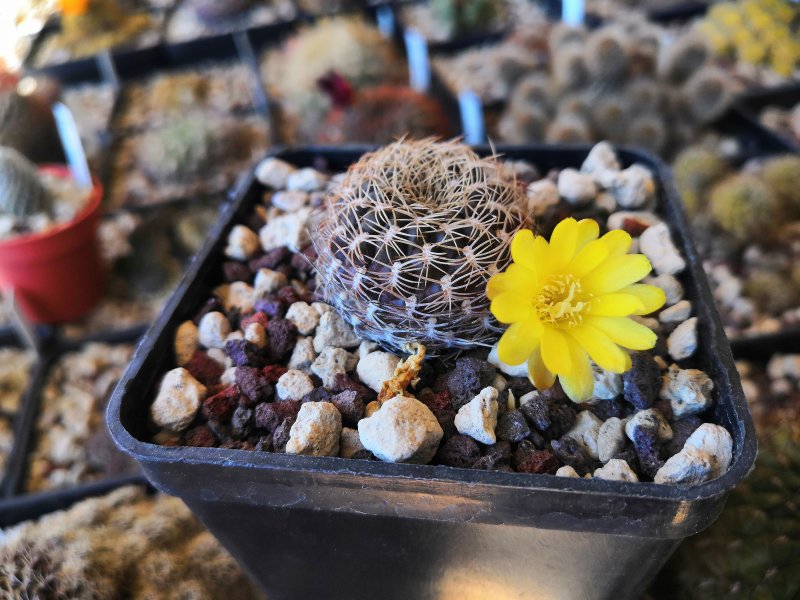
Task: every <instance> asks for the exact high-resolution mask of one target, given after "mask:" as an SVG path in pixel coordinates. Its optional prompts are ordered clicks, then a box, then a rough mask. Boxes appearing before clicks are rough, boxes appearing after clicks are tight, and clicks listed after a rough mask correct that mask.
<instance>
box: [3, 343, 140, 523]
mask: <svg viewBox="0 0 800 600" xmlns="http://www.w3.org/2000/svg"><path fill="white" fill-rule="evenodd" d="M144 329H145V328H144V327H138V328H135V329H130V330H126V331H121V332H114V333H100V334H95V335H92V336H89V337H86V338H83V339H81V340H76V341H65V340H59V339H58V338H54V339H53V340H50V341H49V342H47V343H46V344H44V347H45V349H44V350H43V352H42V354H41V356H40V360H39V361H38V362H37V364H36V365H35V366H34V368H33V370H32V373H31V380H30V382H29V384H28V390H27V391H26V392H25V397H24V399H23V402H24V403H23V404H22V405H21V410H20V412H19V414H18V416H17V421H16V423H15V435H14V447H13V450H12V453H11V455H10V457H9V459H8V462H7V465H6V471H5V477H4V480H3V484H2V494H0V527H5V526H8V525H11V524H14V523H17V522H19V521H23V520H26V519H29V518H34V517H36V516H38V515H39V514H41V513H42V512H51V511H53V510H58V509H60V508H64V507H66V506H68V505H69V504H72V503H73V502H75V501H76V500H77V499H81V498H83V497H86V496H94V495H99V494H102V493H105V492H106V491H110V490H112V489H114V488H116V487H119V486H121V485H126V484H127V483H141V482H144V478H143V476H142V475H141V474H127V475H123V476H119V477H107V478H102V479H96V480H94V481H91V482H88V483H82V484H78V485H76V486H71V487H65V488H61V489H56V490H48V491H45V492H38V493H33V494H26V493H25V483H26V480H27V477H28V468H29V460H30V455H31V452H32V451H33V448H34V447H35V444H36V442H37V440H36V421H37V418H38V417H39V411H40V409H41V404H42V392H43V390H44V387H45V385H46V382H47V375H48V373H49V372H50V369H51V368H52V367H53V366H54V365H55V364H56V362H57V361H58V360H59V359H60V358H61V357H62V356H63V355H64V354H66V353H68V352H73V351H75V350H78V349H80V348H81V347H82V346H84V345H86V344H87V343H90V342H106V343H109V344H121V343H135V342H137V341H138V340H139V339H140V338H141V335H142V333H143V332H144ZM2 345H5V344H2Z"/></svg>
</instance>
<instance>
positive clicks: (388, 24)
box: [375, 4, 394, 38]
mask: <svg viewBox="0 0 800 600" xmlns="http://www.w3.org/2000/svg"><path fill="white" fill-rule="evenodd" d="M375 20H376V21H377V24H378V29H379V30H380V32H381V33H382V34H383V37H387V38H390V37H392V35H394V10H392V7H391V6H388V5H386V4H384V5H383V6H379V7H378V8H377V9H376V11H375Z"/></svg>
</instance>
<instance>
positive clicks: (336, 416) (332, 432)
mask: <svg viewBox="0 0 800 600" xmlns="http://www.w3.org/2000/svg"><path fill="white" fill-rule="evenodd" d="M341 434H342V415H341V414H340V413H339V411H338V410H336V407H335V406H334V405H333V404H331V403H330V402H306V403H305V404H303V405H302V406H301V407H300V412H299V413H297V419H296V420H295V422H294V423H293V424H292V428H291V429H290V430H289V441H288V442H287V443H286V454H303V455H306V456H338V455H339V438H340V436H341Z"/></svg>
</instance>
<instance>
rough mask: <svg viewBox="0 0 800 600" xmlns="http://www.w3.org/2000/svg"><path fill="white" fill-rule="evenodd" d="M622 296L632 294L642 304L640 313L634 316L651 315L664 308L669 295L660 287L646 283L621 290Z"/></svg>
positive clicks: (635, 313)
mask: <svg viewBox="0 0 800 600" xmlns="http://www.w3.org/2000/svg"><path fill="white" fill-rule="evenodd" d="M620 293H621V294H630V295H631V296H636V297H637V298H639V300H640V301H641V302H642V308H641V310H640V311H638V312H634V313H631V314H634V315H649V314H650V313H652V312H655V311H657V310H658V309H659V308H661V307H662V306H664V303H666V301H667V295H666V294H665V293H664V290H662V289H661V288H660V287H658V286H655V285H648V284H646V283H635V284H633V285H629V286H628V287H625V288H622V289H621V290H620Z"/></svg>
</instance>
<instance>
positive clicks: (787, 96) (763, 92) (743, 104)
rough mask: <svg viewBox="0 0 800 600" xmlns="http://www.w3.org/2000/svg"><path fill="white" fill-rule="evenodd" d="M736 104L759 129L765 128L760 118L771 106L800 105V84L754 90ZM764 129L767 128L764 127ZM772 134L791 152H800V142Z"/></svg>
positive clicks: (775, 133)
mask: <svg viewBox="0 0 800 600" xmlns="http://www.w3.org/2000/svg"><path fill="white" fill-rule="evenodd" d="M736 104H737V106H738V108H739V109H740V110H741V112H742V113H744V114H745V115H746V116H747V117H748V118H749V119H751V120H753V121H755V122H756V123H758V124H759V127H764V126H763V125H761V123H760V121H759V116H760V114H761V111H763V110H764V109H765V108H768V107H770V106H778V107H781V108H792V107H793V106H796V105H797V104H800V83H788V84H786V85H782V86H780V87H774V88H760V89H756V90H752V91H749V92H746V93H744V94H741V95H740V96H739V97H738V98H737V102H736ZM764 129H767V128H766V127H764ZM768 131H771V130H768ZM772 133H773V135H775V136H776V137H778V138H780V139H781V140H782V141H783V142H784V144H785V145H786V147H787V148H789V149H790V150H791V151H794V152H800V142H798V141H797V140H795V139H794V138H791V137H789V136H786V135H783V134H782V133H779V132H772Z"/></svg>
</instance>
